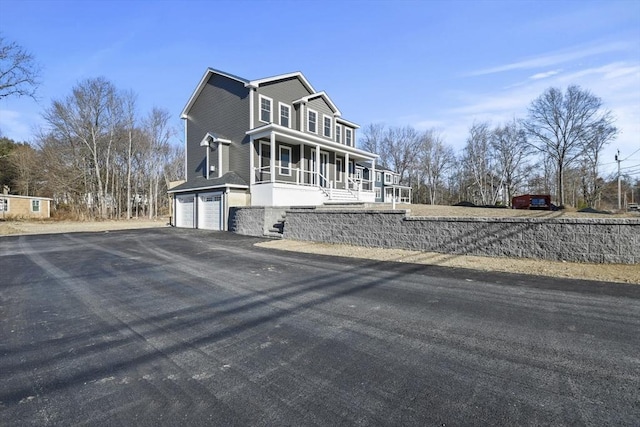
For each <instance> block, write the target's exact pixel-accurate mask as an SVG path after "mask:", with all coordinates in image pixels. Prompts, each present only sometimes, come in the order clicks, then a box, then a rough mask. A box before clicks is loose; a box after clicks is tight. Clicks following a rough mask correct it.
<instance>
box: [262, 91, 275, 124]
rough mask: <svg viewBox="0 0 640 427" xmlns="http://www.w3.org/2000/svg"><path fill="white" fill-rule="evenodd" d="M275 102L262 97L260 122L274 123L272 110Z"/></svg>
mask: <svg viewBox="0 0 640 427" xmlns="http://www.w3.org/2000/svg"><path fill="white" fill-rule="evenodd" d="M272 104H273V100H272V99H271V98H267V97H266V96H262V95H260V121H261V122H266V123H271V122H272V121H273V116H272V108H271V105H272Z"/></svg>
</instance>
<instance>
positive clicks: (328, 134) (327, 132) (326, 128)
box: [322, 116, 331, 138]
mask: <svg viewBox="0 0 640 427" xmlns="http://www.w3.org/2000/svg"><path fill="white" fill-rule="evenodd" d="M323 121H324V129H323V131H322V134H323V135H324V136H326V137H327V138H331V117H327V116H323Z"/></svg>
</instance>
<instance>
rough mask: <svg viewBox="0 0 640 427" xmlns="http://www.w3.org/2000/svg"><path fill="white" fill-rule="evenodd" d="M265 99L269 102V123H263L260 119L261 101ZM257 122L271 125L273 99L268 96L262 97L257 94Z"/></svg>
mask: <svg viewBox="0 0 640 427" xmlns="http://www.w3.org/2000/svg"><path fill="white" fill-rule="evenodd" d="M263 99H266V100H267V101H269V121H268V122H267V121H264V120H263V119H262V100H263ZM258 121H260V122H262V123H273V99H271V98H269V97H268V96H264V95H262V94H258Z"/></svg>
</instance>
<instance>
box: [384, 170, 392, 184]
mask: <svg viewBox="0 0 640 427" xmlns="http://www.w3.org/2000/svg"><path fill="white" fill-rule="evenodd" d="M387 178H388V179H387ZM384 184H385V185H387V184H393V177H392V176H391V174H390V173H388V172H385V173H384Z"/></svg>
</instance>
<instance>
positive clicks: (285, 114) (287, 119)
mask: <svg viewBox="0 0 640 427" xmlns="http://www.w3.org/2000/svg"><path fill="white" fill-rule="evenodd" d="M279 105H280V126H284V127H286V128H290V127H291V107H290V106H288V105H287V104H283V103H282V102H280V103H279Z"/></svg>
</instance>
